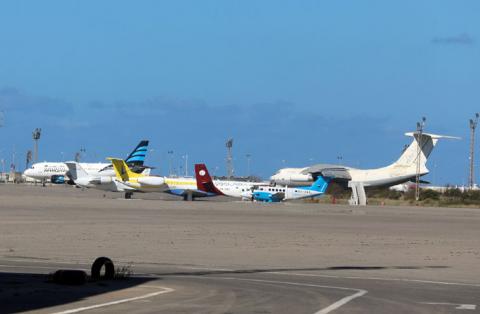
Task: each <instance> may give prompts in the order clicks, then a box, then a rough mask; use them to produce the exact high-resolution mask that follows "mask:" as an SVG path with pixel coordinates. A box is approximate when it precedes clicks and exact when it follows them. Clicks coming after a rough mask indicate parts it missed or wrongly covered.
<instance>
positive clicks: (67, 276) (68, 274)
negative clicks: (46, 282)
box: [53, 269, 87, 286]
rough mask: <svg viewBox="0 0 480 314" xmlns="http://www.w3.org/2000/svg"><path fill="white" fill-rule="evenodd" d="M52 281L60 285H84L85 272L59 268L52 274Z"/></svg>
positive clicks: (85, 279) (85, 280)
mask: <svg viewBox="0 0 480 314" xmlns="http://www.w3.org/2000/svg"><path fill="white" fill-rule="evenodd" d="M53 282H54V283H57V284H61V285H75V286H79V285H84V284H85V283H86V282H87V273H86V272H84V271H83V270H71V269H60V270H57V271H56V272H55V273H54V274H53Z"/></svg>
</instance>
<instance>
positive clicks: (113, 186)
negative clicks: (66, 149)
mask: <svg viewBox="0 0 480 314" xmlns="http://www.w3.org/2000/svg"><path fill="white" fill-rule="evenodd" d="M65 164H66V165H67V167H68V176H69V178H70V179H71V180H73V182H74V183H75V185H76V186H78V187H81V188H89V189H98V190H103V191H111V192H127V193H128V192H131V191H135V189H134V188H131V187H129V186H128V185H125V184H123V183H122V182H121V181H119V180H118V179H117V178H116V176H113V177H111V176H106V175H101V174H100V173H98V172H96V173H90V174H89V173H88V172H87V171H85V170H84V169H83V167H82V166H81V164H80V163H78V162H75V161H67V162H65ZM112 171H114V170H113V168H112Z"/></svg>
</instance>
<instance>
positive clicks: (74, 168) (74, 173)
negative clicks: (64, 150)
mask: <svg viewBox="0 0 480 314" xmlns="http://www.w3.org/2000/svg"><path fill="white" fill-rule="evenodd" d="M65 164H66V165H67V167H68V177H70V179H72V180H73V181H75V180H77V179H78V178H82V177H86V176H88V174H87V172H86V171H85V170H84V169H83V168H82V166H80V164H79V163H78V162H75V161H67V162H66V163H65Z"/></svg>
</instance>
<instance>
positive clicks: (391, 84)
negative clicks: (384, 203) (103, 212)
mask: <svg viewBox="0 0 480 314" xmlns="http://www.w3.org/2000/svg"><path fill="white" fill-rule="evenodd" d="M478 12H480V2H478V1H476V0H471V1H468V0H462V1H438V0H432V1H418V0H415V1H408V0H406V1H396V2H392V1H380V0H379V1H372V0H365V1H354V0H351V1H269V0H265V1H248V0H244V1H233V0H232V1H193V0H192V1H168V2H167V1H119V0H115V1H113V0H112V1H110V0H104V1H93V0H84V1H68V0H58V1H49V0H45V1H34V0H31V1H21V0H14V1H13V0H12V1H8V0H7V1H1V2H0V110H1V111H3V115H4V117H3V127H2V128H0V158H2V159H4V160H6V163H7V165H9V164H10V163H11V162H12V159H13V152H15V159H14V161H15V163H16V164H17V169H20V170H21V169H23V168H24V167H25V156H26V152H27V151H28V150H31V149H32V148H33V141H32V131H33V130H34V129H35V128H37V127H38V128H42V137H41V139H40V144H39V146H40V151H39V159H40V160H48V161H58V160H62V159H73V157H74V155H75V152H77V151H79V150H80V148H84V149H85V151H86V152H85V154H84V156H83V158H84V160H85V161H91V162H93V161H103V160H104V158H105V157H108V156H115V157H124V156H126V155H127V154H128V153H129V152H130V151H131V150H132V149H133V148H134V146H135V145H136V144H137V142H138V141H140V140H141V139H149V140H150V141H151V142H150V148H151V151H150V152H149V156H148V157H147V164H149V165H151V166H155V167H157V169H156V172H157V173H162V174H166V173H167V172H168V168H169V155H168V153H167V152H168V151H173V152H174V153H173V156H172V160H173V166H174V167H175V168H176V171H182V172H183V171H184V170H185V169H184V166H183V164H184V161H185V159H183V158H182V156H185V155H188V162H189V163H188V168H189V169H188V170H189V174H191V169H192V168H193V163H195V162H205V163H207V165H208V166H209V167H210V168H211V169H212V170H211V172H214V173H215V174H216V175H223V174H225V171H226V169H225V168H226V167H225V157H226V148H225V142H226V140H227V139H229V138H233V139H234V147H233V155H234V168H235V172H236V174H237V175H245V174H247V157H246V155H247V154H250V155H251V169H250V172H251V174H255V175H258V176H261V177H264V178H267V177H268V176H270V175H271V174H272V173H274V172H275V171H276V170H277V169H279V168H282V167H296V166H299V167H301V166H306V165H309V164H313V163H342V164H345V165H350V166H354V167H360V168H369V167H380V166H384V165H387V164H389V163H391V162H393V161H395V160H396V159H397V158H398V157H399V155H400V153H401V150H402V148H403V146H404V144H409V143H410V138H407V137H405V136H404V135H403V134H404V133H405V132H408V131H412V130H414V129H415V127H416V122H417V121H419V120H420V119H421V118H422V117H423V116H425V117H426V119H427V120H426V129H425V130H426V131H427V132H432V133H437V134H446V135H454V136H460V137H462V140H459V141H453V140H445V141H441V142H440V143H439V144H438V147H436V148H435V150H434V151H433V153H432V156H431V159H430V160H429V163H428V167H429V168H430V170H431V173H430V174H429V175H428V177H427V179H428V180H430V181H432V182H433V183H437V184H446V183H450V184H464V183H466V181H467V178H468V150H469V128H468V120H469V119H470V118H473V117H474V115H475V113H476V112H478V111H480V88H479V86H480V50H479V44H480V42H479V41H480V34H479V32H480V19H479V18H478ZM477 143H480V140H479V141H477ZM478 146H479V145H476V148H477V150H478V148H479V147H478ZM477 161H479V163H478V164H479V166H480V156H479V158H477V159H476V164H477ZM180 167H182V169H181V168H180ZM477 168H480V167H477ZM477 174H478V171H477ZM478 176H479V180H480V174H478Z"/></svg>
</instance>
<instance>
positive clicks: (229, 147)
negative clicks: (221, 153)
mask: <svg viewBox="0 0 480 314" xmlns="http://www.w3.org/2000/svg"><path fill="white" fill-rule="evenodd" d="M225 146H226V147H227V177H228V178H232V177H233V157H232V147H233V138H230V139H229V140H228V141H227V142H226V143H225Z"/></svg>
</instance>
